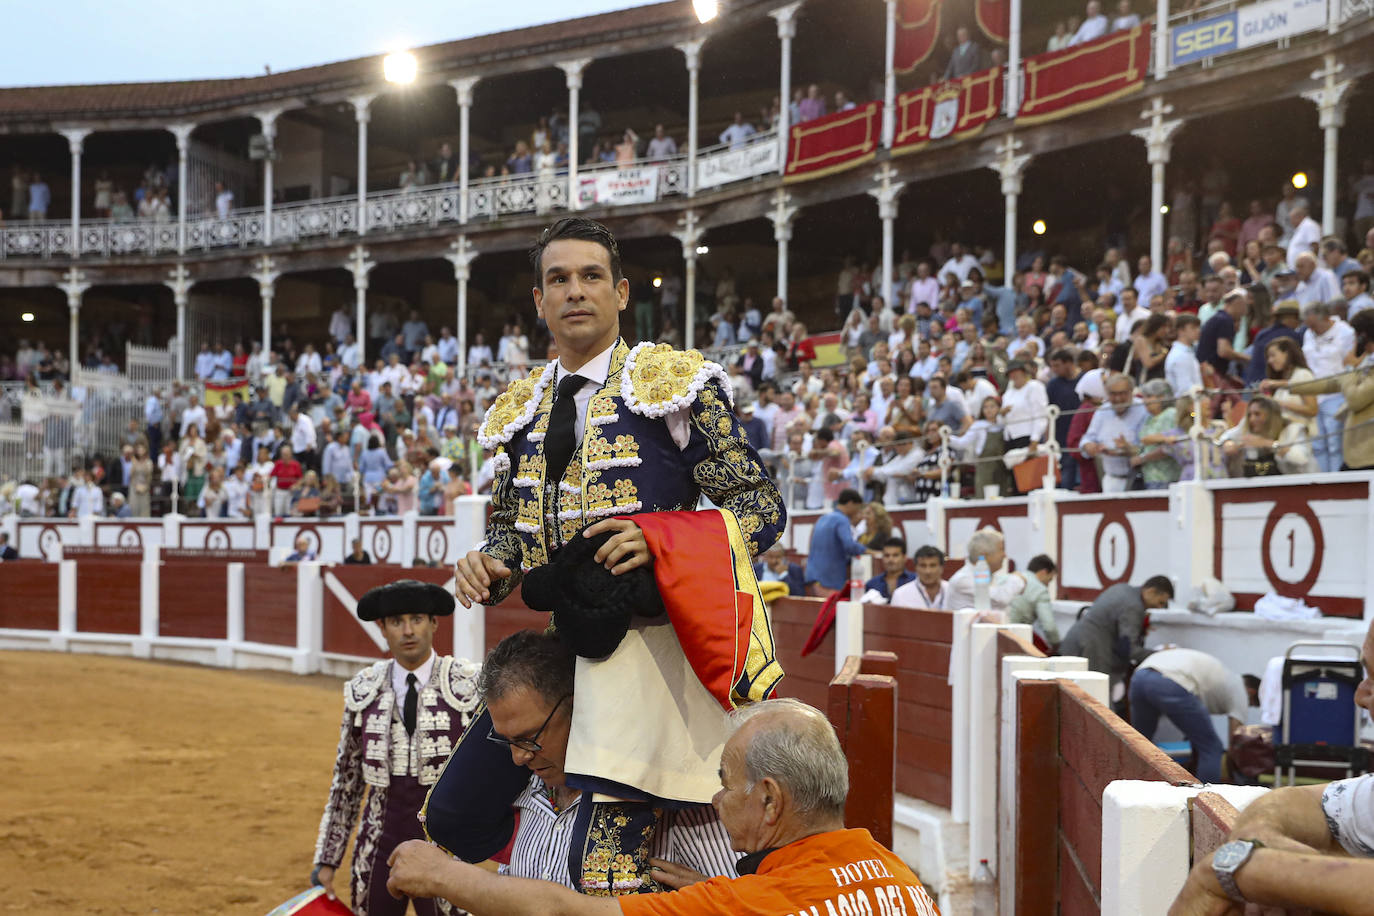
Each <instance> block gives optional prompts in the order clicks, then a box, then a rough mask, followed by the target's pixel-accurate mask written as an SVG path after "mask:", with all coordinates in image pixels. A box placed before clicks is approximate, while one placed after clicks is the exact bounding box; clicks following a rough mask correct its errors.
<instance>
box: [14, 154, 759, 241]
mask: <svg viewBox="0 0 1374 916" xmlns="http://www.w3.org/2000/svg"><path fill="white" fill-rule="evenodd" d="M776 149H777V140H776V134H775V133H773V132H771V131H770V132H766V133H761V134H757V135H756V136H755V137H753V138H751V139H750V140H749V142H748V143H746V144H743V145H742V146H740V147H737V148H735V149H733V150H732V149H729V148H728V147H726V146H724V145H721V146H717V147H707V148H705V149H704V150H703V151H702V154H701V157H700V158H699V161H698V175H699V176H700V175H702V174H705V173H704V172H703V171H702V169H703V168H705V169H706V170H708V171H709V173H710V174H711V176H712V180H710V181H709V182H699V186H700V187H717V186H720V185H723V184H727V183H731V182H733V181H739V180H747V179H752V178H754V177H757V176H759V175H764V174H770V173H775V172H776V171H777V160H776V155H777V153H776ZM770 150H772V151H773V152H771V154H770V152H769V151H770ZM760 154H762V158H760ZM770 155H771V156H772V159H771V162H767V163H765V162H763V160H765V159H768V158H769V156H770ZM618 178H623V179H624V180H616V179H618ZM578 185H579V189H578V194H579V201H578V204H579V206H580V207H584V208H592V207H613V206H622V205H628V204H635V203H646V202H649V201H652V200H660V199H663V198H665V197H674V196H679V195H684V194H686V193H687V189H688V164H687V157H686V156H673V157H670V158H668V159H653V160H650V159H638V160H635V161H634V162H631V163H626V164H623V165H622V164H619V163H611V162H608V163H600V164H597V165H589V166H583V167H581V168H580V169H579V170H578ZM460 196H461V195H460V192H459V189H458V186H457V185H454V184H440V185H429V186H426V187H412V188H395V189H391V190H386V191H377V192H372V193H369V194H368V196H367V204H366V208H365V210H366V219H367V228H368V231H369V232H376V233H382V232H401V231H405V230H409V229H415V228H433V227H436V226H439V225H443V224H456V223H458V220H459V211H460V209H461V208H460V206H459V204H460ZM566 209H568V174H567V172H566V171H560V172H554V173H548V172H529V173H525V174H521V175H500V176H496V177H492V178H478V179H475V180H474V181H472V182H471V184H469V186H468V215H469V219H473V220H482V219H486V220H494V219H500V218H501V217H504V216H511V215H516V214H524V213H548V212H552V211H554V210H566ZM357 223H358V198H357V197H356V196H355V195H351V194H350V195H344V196H339V197H328V198H321V199H317V200H307V201H299V202H295V203H287V204H277V205H276V206H274V207H273V208H272V227H271V228H272V231H271V239H272V244H274V245H275V244H292V243H295V242H300V241H303V240H307V239H316V238H337V237H339V236H341V235H347V234H355V233H356V232H357V230H358V225H357ZM266 230H267V220H266V216H265V214H264V212H263V210H262V208H261V207H247V208H242V209H237V210H234V211H232V212H231V213H230V214H229V216H228V217H227V218H224V219H221V218H220V217H219V216H217V215H216V214H214V213H207V214H199V215H196V216H192V217H188V218H187V220H186V237H185V239H186V250H187V251H213V250H220V249H226V248H249V247H259V246H264V245H266V243H267V238H268V233H267V231H266ZM178 237H179V233H178V229H177V223H176V222H175V221H168V220H165V219H164V220H156V221H155V220H146V219H133V220H112V219H97V220H83V221H82V223H81V227H80V234H79V238H80V250H81V254H82V255H83V256H90V257H117V256H122V255H135V254H149V255H155V254H164V253H168V252H174V251H176V250H177V244H178ZM71 255H72V234H71V222H70V221H69V220H61V221H58V220H50V221H46V222H41V223H12V224H9V225H4V226H0V260H3V259H7V258H35V259H46V258H54V257H63V256H66V257H70V256H71Z"/></svg>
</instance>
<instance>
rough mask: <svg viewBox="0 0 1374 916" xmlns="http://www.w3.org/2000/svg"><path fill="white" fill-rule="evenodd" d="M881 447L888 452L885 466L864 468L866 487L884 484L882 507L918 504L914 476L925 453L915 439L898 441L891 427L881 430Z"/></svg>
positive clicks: (905, 437)
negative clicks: (876, 482) (879, 483)
mask: <svg viewBox="0 0 1374 916" xmlns="http://www.w3.org/2000/svg"><path fill="white" fill-rule="evenodd" d="M878 447H879V448H882V449H883V450H884V452H885V458H884V460H883V463H882V464H880V465H877V466H875V467H868V468H864V469H863V471H861V472H860V473H859V477H860V478H861V479H862V480H863V482H864V483H865V484H870V483H872V482H874V481H883V482H885V483H886V485H887V486H886V488H885V489H884V491H883V505H885V506H888V507H889V508H892V507H897V506H902V505H908V504H911V503H914V502H916V486H915V481H914V477H915V474H916V465H918V464H920V463H921V459H922V458H924V457H925V452H923V451H922V450H921V449H919V448H917V447H916V440H915V439H913V438H911V437H909V436H903V437H902V438H900V439H899V438H897V431H896V430H895V429H893V428H892V427H891V426H884V427H883V428H882V429H880V430H878Z"/></svg>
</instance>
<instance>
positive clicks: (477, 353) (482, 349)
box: [468, 344, 492, 368]
mask: <svg viewBox="0 0 1374 916" xmlns="http://www.w3.org/2000/svg"><path fill="white" fill-rule="evenodd" d="M490 362H492V355H491V347H489V346H487V345H486V344H481V345H477V344H474V345H472V346H471V347H468V367H469V368H472V367H474V366H480V365H482V364H483V363H490Z"/></svg>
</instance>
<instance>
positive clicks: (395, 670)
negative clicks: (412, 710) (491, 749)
mask: <svg viewBox="0 0 1374 916" xmlns="http://www.w3.org/2000/svg"><path fill="white" fill-rule="evenodd" d="M437 659H438V656H436V655H435V654H434V650H433V649H430V650H429V658H427V659H425V663H424V664H423V665H421V666H420V667H418V668H416V669H415V670H414V671H407V670H406V669H405V668H404V667H403V666H402V665H401V663H400V662H398V661H395V660H394V659H393V660H392V662H391V689H392V691H393V692H394V693H395V694H396V705H397V707H398V708H399V707H400V705H401V704H402V703H404V702H405V698H406V690H407V689H408V688H407V685H406V676H407V675H410V674H413V675H415V681H416V683H415V689H416V690H421V689H423V688H424V686H425V685H426V684H428V683H429V676H430V674H432V673H433V672H434V662H435V661H436V660H437ZM482 737H483V738H485V737H486V736H485V735H483V736H482Z"/></svg>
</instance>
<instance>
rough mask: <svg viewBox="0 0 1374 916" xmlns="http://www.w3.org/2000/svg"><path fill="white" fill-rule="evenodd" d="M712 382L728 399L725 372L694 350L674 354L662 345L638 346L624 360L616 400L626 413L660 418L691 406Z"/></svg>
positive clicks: (674, 351)
mask: <svg viewBox="0 0 1374 916" xmlns="http://www.w3.org/2000/svg"><path fill="white" fill-rule="evenodd" d="M713 377H714V378H716V379H718V380H719V381H720V383H721V385H722V386H723V387H724V388H725V396H726V398H730V397H731V390H730V380H729V378H728V377H727V376H726V374H725V370H724V369H722V368H721V367H720V366H719V365H718V364H716V363H713V362H711V361H710V360H708V359H707V358H706V357H704V356H702V355H701V353H700V352H698V351H696V350H674V349H673V348H672V347H671V346H669V345H668V344H666V343H661V344H652V343H641V344H638V345H636V346H635V348H634V349H632V350H631V351H630V353H629V355H628V356H627V357H626V358H625V369H624V371H623V373H622V375H621V382H620V396H621V397H622V398H624V400H625V405H626V406H627V407H629V408H630V410H632V411H634V412H635V413H637V414H639V415H640V416H645V417H662V416H665V415H667V414H669V413H672V412H674V411H677V410H681V409H683V408H684V407H689V406H691V404H692V402H693V401H695V400H696V399H697V394H698V393H699V392H700V391H701V389H702V387H703V386H704V385H705V384H706V383H707V382H708V381H709V380H710V379H711V378H713Z"/></svg>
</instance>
